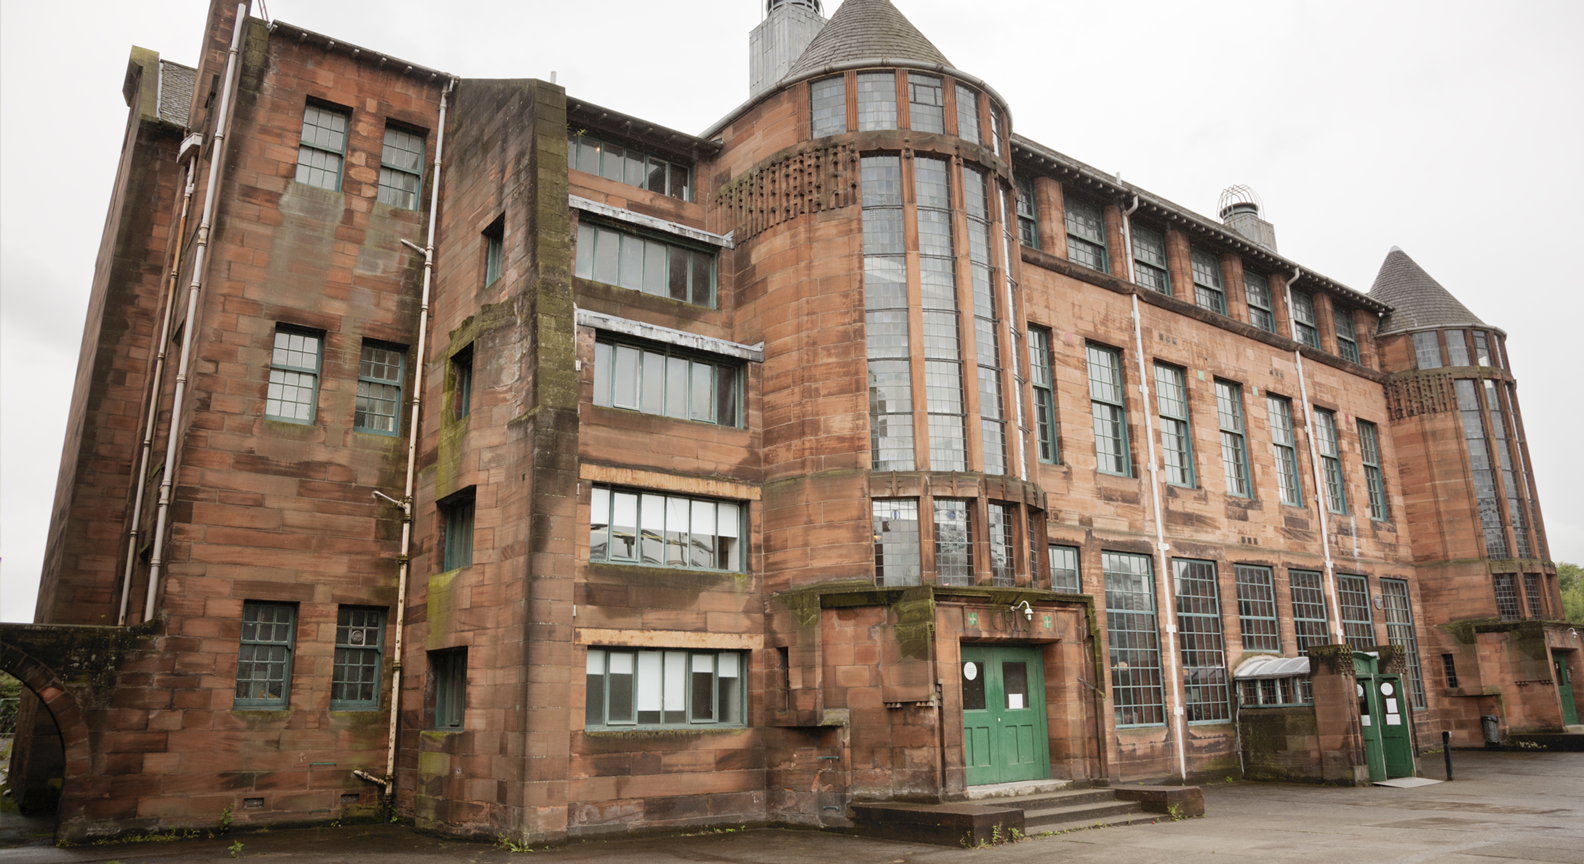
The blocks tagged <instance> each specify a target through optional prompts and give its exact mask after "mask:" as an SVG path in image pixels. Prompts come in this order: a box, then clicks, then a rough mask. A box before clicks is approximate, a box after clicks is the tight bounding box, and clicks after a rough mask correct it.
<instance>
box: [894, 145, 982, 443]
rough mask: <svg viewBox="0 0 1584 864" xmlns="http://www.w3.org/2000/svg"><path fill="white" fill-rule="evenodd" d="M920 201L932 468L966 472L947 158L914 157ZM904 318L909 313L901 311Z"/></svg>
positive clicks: (964, 428) (965, 409)
mask: <svg viewBox="0 0 1584 864" xmlns="http://www.w3.org/2000/svg"><path fill="white" fill-rule="evenodd" d="M913 187H914V190H915V194H916V196H917V202H918V211H917V212H918V231H919V270H920V276H921V280H920V281H921V282H922V291H923V306H924V310H923V312H922V313H921V315H922V317H923V321H924V402H925V406H926V409H927V410H928V412H929V453H930V468H932V469H934V470H936V471H966V470H968V446H967V435H968V433H967V427H966V426H965V425H964V424H965V421H966V416H967V408H966V406H967V400H966V398H965V396H964V394H963V363H962V347H961V341H960V340H959V338H958V329H957V328H958V320H957V279H956V276H955V268H954V267H953V260H952V259H953V249H954V248H955V246H954V244H953V243H952V213H951V182H950V180H949V175H948V174H947V163H946V160H944V159H931V158H927V157H922V156H921V157H918V158H916V159H914V160H913ZM898 314H899V315H902V316H905V315H906V314H907V313H906V312H899V313H898Z"/></svg>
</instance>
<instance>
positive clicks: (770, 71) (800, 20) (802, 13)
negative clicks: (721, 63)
mask: <svg viewBox="0 0 1584 864" xmlns="http://www.w3.org/2000/svg"><path fill="white" fill-rule="evenodd" d="M765 11H766V12H767V13H768V15H767V17H766V18H765V20H764V21H762V22H760V24H759V26H758V27H755V28H754V29H753V32H752V33H750V34H748V98H749V99H752V98H753V97H755V96H758V95H759V94H760V93H763V92H764V91H766V90H769V89H770V88H771V87H774V86H775V84H776V82H777V81H780V80H781V79H782V78H784V77H785V76H786V73H787V70H789V69H791V68H792V64H793V63H796V62H797V59H798V57H800V56H802V54H803V49H805V48H807V47H808V45H809V43H810V42H812V41H814V37H815V36H818V35H819V32H820V29H821V28H823V27H824V26H825V17H824V16H823V15H821V14H820V13H821V11H822V10H821V9H820V0H765Z"/></svg>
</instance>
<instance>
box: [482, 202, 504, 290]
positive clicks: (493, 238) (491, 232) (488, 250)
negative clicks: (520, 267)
mask: <svg viewBox="0 0 1584 864" xmlns="http://www.w3.org/2000/svg"><path fill="white" fill-rule="evenodd" d="M505 247H506V217H504V216H502V217H501V218H499V219H496V220H495V221H494V222H493V223H491V224H490V226H489V227H488V228H485V229H484V287H485V288H488V287H489V286H491V285H494V284H495V282H496V280H498V279H500V277H501V259H502V257H503V256H504V253H505Z"/></svg>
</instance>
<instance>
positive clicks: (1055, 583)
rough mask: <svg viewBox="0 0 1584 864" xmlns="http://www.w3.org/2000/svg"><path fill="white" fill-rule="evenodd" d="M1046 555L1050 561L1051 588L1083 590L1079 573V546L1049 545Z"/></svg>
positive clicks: (1072, 591)
mask: <svg viewBox="0 0 1584 864" xmlns="http://www.w3.org/2000/svg"><path fill="white" fill-rule="evenodd" d="M1046 551H1047V555H1046V557H1047V558H1048V559H1049V561H1050V573H1051V590H1052V591H1065V592H1067V593H1068V594H1077V593H1079V592H1080V591H1082V590H1083V588H1082V587H1081V586H1082V585H1083V582H1082V580H1081V579H1080V578H1079V574H1078V547H1076V546H1048V547H1046Z"/></svg>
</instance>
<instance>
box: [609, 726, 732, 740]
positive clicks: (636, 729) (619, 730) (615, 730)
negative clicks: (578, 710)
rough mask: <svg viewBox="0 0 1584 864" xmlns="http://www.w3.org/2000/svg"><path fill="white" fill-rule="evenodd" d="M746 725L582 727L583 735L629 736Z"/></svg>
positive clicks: (669, 733)
mask: <svg viewBox="0 0 1584 864" xmlns="http://www.w3.org/2000/svg"><path fill="white" fill-rule="evenodd" d="M747 730H748V726H747V725H731V726H723V725H719V724H716V725H707V724H698V725H695V726H596V727H594V728H592V729H584V730H583V734H584V735H592V736H595V737H597V738H630V737H636V736H639V735H693V734H698V733H701V732H745V731H747Z"/></svg>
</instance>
